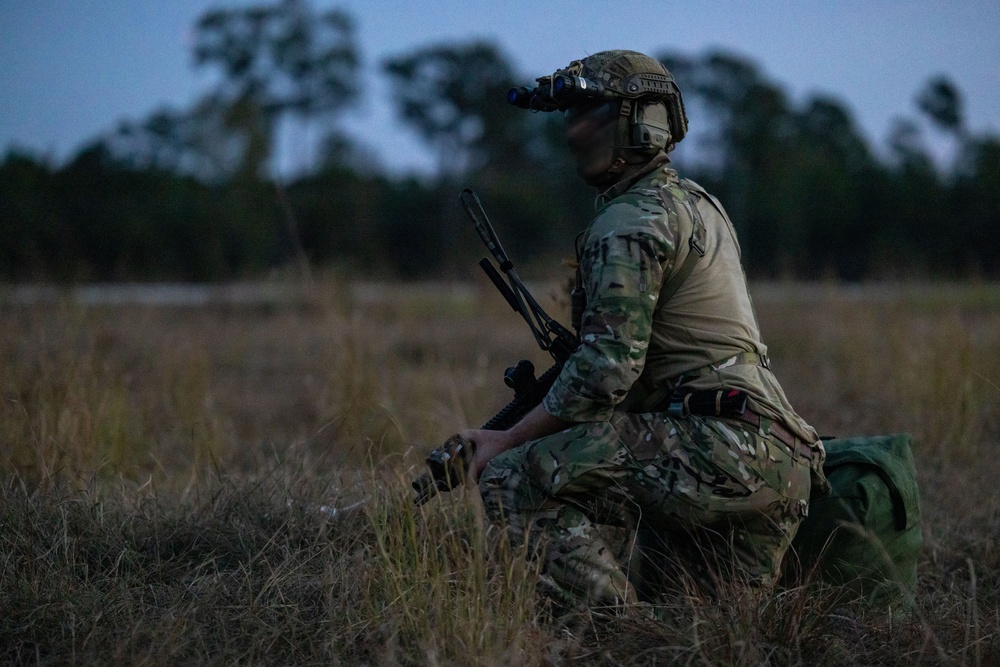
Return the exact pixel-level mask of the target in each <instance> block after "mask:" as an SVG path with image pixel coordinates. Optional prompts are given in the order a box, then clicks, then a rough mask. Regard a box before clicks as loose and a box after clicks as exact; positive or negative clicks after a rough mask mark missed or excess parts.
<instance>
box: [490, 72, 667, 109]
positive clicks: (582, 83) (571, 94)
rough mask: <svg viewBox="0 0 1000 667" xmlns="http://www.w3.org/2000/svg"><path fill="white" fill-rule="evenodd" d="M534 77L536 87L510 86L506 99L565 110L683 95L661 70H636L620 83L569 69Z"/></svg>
mask: <svg viewBox="0 0 1000 667" xmlns="http://www.w3.org/2000/svg"><path fill="white" fill-rule="evenodd" d="M535 81H536V82H537V83H538V85H536V86H535V87H534V88H528V87H527V86H521V87H520V88H511V89H510V90H509V91H508V92H507V101H508V102H509V103H510V104H513V105H514V106H516V107H519V108H521V109H528V110H530V111H565V110H566V109H568V108H570V107H573V106H576V105H578V104H584V103H586V102H590V101H598V100H608V99H615V98H622V97H624V98H637V97H650V98H659V99H663V100H669V99H670V98H671V97H673V98H675V99H680V91H679V90H678V89H677V84H676V83H675V82H674V79H673V77H671V76H665V75H662V74H652V73H642V74H634V75H632V76H630V77H628V78H627V79H625V80H623V81H621V82H620V84H619V85H617V86H611V85H609V84H603V83H601V82H600V81H595V80H594V79H588V78H586V77H583V76H578V75H575V74H570V73H567V72H557V73H555V74H552V75H550V76H543V77H539V78H538V79H535Z"/></svg>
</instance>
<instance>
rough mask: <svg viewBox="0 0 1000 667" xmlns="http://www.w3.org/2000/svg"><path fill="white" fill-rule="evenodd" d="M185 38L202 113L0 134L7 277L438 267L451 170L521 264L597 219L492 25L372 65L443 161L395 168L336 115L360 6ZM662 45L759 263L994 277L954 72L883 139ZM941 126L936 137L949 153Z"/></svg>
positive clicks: (700, 146)
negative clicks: (299, 147) (201, 88)
mask: <svg viewBox="0 0 1000 667" xmlns="http://www.w3.org/2000/svg"><path fill="white" fill-rule="evenodd" d="M194 34H195V39H194V44H193V54H192V55H193V59H194V62H195V65H196V66H197V67H199V68H203V69H206V70H210V71H214V72H215V73H217V75H218V76H217V81H218V83H217V84H216V85H214V86H212V87H211V89H210V90H208V91H207V92H206V94H205V95H204V96H203V97H202V98H201V99H200V100H198V101H197V102H196V103H195V104H194V105H193V106H192V107H191V108H188V109H170V108H164V109H158V110H156V111H155V112H153V113H152V114H150V116H149V117H147V118H145V119H141V120H137V121H128V122H123V123H121V124H120V125H119V126H118V127H116V128H114V129H113V130H111V131H109V132H107V133H106V134H105V135H104V136H101V137H98V138H96V139H95V140H94V141H93V142H91V143H90V144H89V145H87V146H85V147H84V148H83V149H81V150H80V151H79V152H78V153H77V154H76V155H75V156H74V157H73V158H71V159H70V160H68V161H67V162H66V163H65V164H62V165H56V164H52V163H51V162H49V161H47V160H44V159H41V158H38V157H37V156H34V155H31V154H29V153H25V152H19V151H16V150H10V151H8V153H7V154H6V156H5V157H4V159H3V162H2V163H0V279H3V280H8V281H28V280H63V281H73V280H134V279H139V280H226V279H233V278H245V277H255V276H259V275H261V274H263V273H265V272H268V271H271V270H274V269H276V268H281V267H284V266H287V265H292V266H301V267H308V266H334V267H338V268H340V269H342V270H344V271H345V272H348V273H350V274H351V275H359V276H366V277H371V276H376V275H377V276H380V277H385V276H392V277H398V278H420V277H428V276H449V275H458V274H462V273H463V272H464V271H466V270H467V267H468V266H469V265H470V264H471V262H470V255H469V254H468V253H469V252H472V251H473V249H474V247H475V245H476V243H477V241H476V240H475V238H474V234H472V233H471V232H470V230H469V229H467V227H468V225H467V224H466V222H465V220H464V217H463V215H462V213H461V212H460V210H459V208H458V205H457V193H458V191H459V190H460V189H461V187H464V186H466V185H472V186H473V187H475V188H477V190H478V191H479V192H480V195H481V196H482V198H483V200H484V201H485V203H486V205H487V207H488V209H489V211H490V213H491V215H492V217H493V218H494V220H495V221H496V222H497V223H498V224H501V225H502V227H503V233H504V237H505V239H506V240H507V243H508V245H510V246H512V247H511V248H509V249H510V250H511V252H512V253H514V254H515V256H516V257H518V258H521V259H522V262H524V261H527V262H529V263H530V262H536V263H538V264H540V265H542V264H548V263H549V262H551V261H552V260H553V258H558V257H562V256H564V255H566V253H567V252H568V251H567V248H569V247H571V241H572V239H573V237H574V236H575V234H576V233H577V231H579V230H580V229H582V228H583V227H584V226H585V225H586V223H587V221H588V220H589V218H590V217H591V216H592V214H593V207H592V203H593V196H594V193H593V192H591V191H590V190H588V189H587V188H586V186H585V185H584V184H583V183H582V182H581V181H580V180H579V179H578V178H577V177H576V175H575V171H574V165H573V163H572V161H571V160H570V157H569V155H568V152H567V150H566V149H565V146H564V139H563V137H562V125H561V123H562V121H561V119H560V118H558V117H557V116H558V114H528V113H524V112H523V111H521V110H518V109H515V108H513V107H511V106H509V105H507V104H506V103H505V101H504V99H505V93H506V91H507V89H508V88H510V87H511V86H513V85H521V84H523V83H524V82H526V81H530V80H531V79H532V77H533V76H535V75H537V73H533V74H524V73H522V72H518V71H516V69H515V67H514V66H513V65H512V64H511V61H510V59H509V58H508V57H507V56H506V54H504V53H503V51H502V50H501V49H500V48H499V47H498V46H497V45H496V44H493V43H490V42H487V41H478V40H471V41H467V42H458V43H449V44H434V45H430V46H426V47H422V48H418V49H415V50H413V51H411V52H407V53H402V54H399V55H397V56H394V57H392V58H389V59H387V60H386V61H385V62H383V63H380V65H381V72H382V75H383V76H384V77H386V78H387V80H388V81H389V82H390V83H391V90H392V91H393V93H392V99H391V101H390V103H391V104H393V105H394V107H395V109H396V111H397V114H398V117H399V119H400V122H401V126H402V129H401V130H400V131H401V132H404V131H405V132H412V133H416V135H417V136H419V137H420V139H421V141H422V142H423V145H424V146H425V148H426V150H427V151H428V153H429V154H430V155H432V156H433V161H434V163H435V164H436V165H437V168H436V169H435V171H434V173H433V175H426V174H424V175H420V174H417V175H412V176H408V177H394V176H392V175H390V173H389V171H388V170H387V169H386V168H385V167H384V165H381V164H379V161H378V159H377V158H376V157H375V156H374V155H373V153H372V151H371V150H370V149H369V148H366V147H365V146H364V145H361V144H359V143H358V142H357V141H356V140H353V139H352V138H351V137H350V136H348V135H347V134H346V133H345V132H344V131H343V129H342V122H343V118H344V114H345V113H346V112H348V111H349V110H351V109H352V108H355V107H356V105H357V104H358V102H359V98H360V90H361V89H362V88H363V86H362V84H361V70H360V62H361V54H360V49H359V46H358V44H357V41H356V39H355V24H354V21H353V20H352V19H351V17H350V16H348V15H347V14H345V13H343V12H341V11H337V10H334V11H326V12H317V11H315V10H314V9H313V7H312V6H311V5H310V4H309V3H308V2H307V1H306V0H279V1H278V2H277V3H276V4H271V5H259V6H251V7H246V8H230V9H222V10H213V11H210V12H208V13H206V14H205V15H203V16H202V17H201V18H200V19H199V21H198V23H197V25H196V27H195V33H194ZM656 55H657V57H659V58H660V59H661V60H662V61H663V62H664V64H665V65H667V67H668V68H669V69H670V70H671V72H673V73H674V75H675V77H676V78H677V80H678V83H679V85H680V87H681V90H682V91H683V93H684V96H685V102H686V104H687V106H688V111H689V116H690V124H691V126H692V129H693V132H692V135H691V136H690V137H689V138H688V139H686V140H685V142H683V143H682V144H681V145H680V147H679V149H678V150H677V151H676V152H675V153H674V154H673V158H674V163H675V165H676V166H677V167H678V169H679V170H680V171H681V172H682V174H683V175H685V176H688V177H691V178H693V179H695V180H697V181H699V182H700V183H702V185H704V186H706V187H707V188H708V189H709V190H710V191H712V192H713V193H715V194H717V195H718V196H719V198H720V199H721V200H722V201H723V203H724V204H725V205H726V207H727V209H728V210H729V213H730V216H731V218H732V219H733V221H734V224H735V225H736V226H737V229H738V232H739V235H740V239H741V243H742V246H743V252H744V260H745V264H746V267H747V271H748V273H750V274H751V276H753V277H795V278H804V279H821V278H836V279H844V280H860V279H877V278H885V277H914V276H917V277H943V278H961V277H980V278H996V277H998V276H1000V243H996V242H995V240H994V236H993V230H994V229H996V228H998V225H1000V197H997V196H996V193H998V192H1000V138H998V137H997V136H993V135H989V134H987V135H976V134H973V133H972V132H970V131H969V130H968V128H967V127H966V124H965V121H964V117H963V108H962V96H961V92H960V91H959V90H958V89H957V87H956V86H955V85H954V84H953V83H952V82H951V81H950V79H948V78H947V77H946V76H936V77H934V78H932V79H930V80H929V81H928V82H927V84H926V85H925V86H924V87H923V88H922V89H921V90H919V91H916V93H915V97H914V99H913V101H912V108H911V111H910V113H911V115H910V116H901V117H900V118H899V119H898V120H897V121H896V123H895V125H894V127H893V129H892V132H891V134H890V136H889V137H887V142H886V143H887V148H886V149H885V150H883V151H876V150H874V149H873V148H872V146H870V145H869V142H868V141H867V140H866V138H865V137H864V136H863V134H862V133H861V132H860V130H859V128H858V127H857V125H856V123H855V121H854V119H853V117H852V114H851V112H850V110H849V109H848V108H847V107H846V106H845V105H844V104H843V103H841V102H840V101H839V100H837V99H835V98H833V97H830V96H823V95H816V96H813V97H810V98H809V99H806V100H805V101H804V102H801V103H796V102H794V101H793V100H791V99H790V97H789V96H788V94H787V93H786V91H785V89H784V88H783V87H782V85H781V84H780V83H778V82H776V81H774V80H772V79H770V78H769V77H768V76H767V75H766V74H765V73H764V72H763V71H762V70H761V69H760V68H759V66H757V65H756V64H755V63H754V62H752V61H750V60H748V59H746V58H744V57H742V56H740V55H738V54H734V53H728V52H721V51H712V52H707V53H703V54H697V55H690V54H681V53H676V52H664V53H660V54H656ZM295 132H298V133H299V135H298V136H313V137H320V138H321V139H320V140H319V141H316V142H312V143H311V144H309V145H310V146H311V147H313V148H312V149H311V153H312V154H311V155H310V157H309V158H308V159H304V160H303V163H302V164H301V165H299V169H298V170H297V171H296V172H295V176H294V177H279V176H277V175H276V174H277V173H278V172H277V169H276V168H275V160H276V156H277V155H278V154H279V153H280V152H281V146H280V142H281V141H282V140H283V137H284V138H287V137H288V136H289V134H290V133H291V134H292V135H293V136H295V134H294V133H295ZM930 133H936V134H937V135H939V137H938V138H937V140H938V142H939V143H941V142H947V145H948V147H949V151H948V152H949V154H950V156H951V157H950V158H949V159H948V160H946V161H945V162H946V163H945V164H942V160H940V159H934V158H933V157H932V152H931V151H930V150H929V148H928V146H927V141H928V135H929V134H930ZM284 140H287V139H284ZM395 140H398V137H393V136H390V137H386V138H385V141H386V142H388V143H389V145H390V146H391V145H392V142H393V141H395ZM472 257H473V258H474V256H472Z"/></svg>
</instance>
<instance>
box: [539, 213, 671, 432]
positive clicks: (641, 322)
mask: <svg viewBox="0 0 1000 667" xmlns="http://www.w3.org/2000/svg"><path fill="white" fill-rule="evenodd" d="M591 238H593V236H592V237H591ZM674 256H675V243H674V242H673V241H672V240H670V239H668V238H667V236H666V235H665V234H661V233H658V232H657V230H656V229H655V228H652V227H649V228H643V227H641V226H639V227H636V226H631V227H625V226H620V227H619V228H618V229H613V230H612V231H610V232H609V233H606V234H604V235H602V236H599V237H598V238H596V240H593V241H592V242H591V243H590V244H589V245H588V247H587V248H586V250H585V252H584V255H583V257H582V258H581V268H582V270H583V275H584V280H585V287H586V291H587V299H588V302H587V309H586V311H585V312H584V317H583V322H582V328H581V331H580V339H581V340H580V348H579V349H578V350H577V351H576V352H575V353H574V354H573V355H572V356H571V357H570V358H569V360H568V361H567V363H566V365H565V367H564V368H563V371H562V373H561V374H560V375H559V377H558V378H557V379H556V382H555V384H554V385H553V387H552V389H551V391H549V393H548V394H547V395H546V397H545V399H544V400H543V402H542V405H543V406H544V408H545V410H546V411H547V412H548V413H549V414H550V415H552V416H554V417H556V418H558V419H561V420H563V421H565V422H587V421H604V420H606V419H609V418H610V417H611V414H612V412H613V411H614V407H615V406H616V405H617V404H618V403H620V402H621V401H622V399H624V398H625V395H626V394H627V393H628V391H629V389H630V388H631V386H632V384H633V383H634V382H635V380H636V379H637V378H638V377H639V375H640V374H641V373H642V369H643V367H644V364H645V359H646V350H647V348H648V347H649V338H650V333H651V330H652V320H653V311H654V309H655V307H656V301H657V297H658V296H659V291H660V287H661V285H662V283H663V275H664V272H665V271H669V269H670V267H671V266H672V262H673V259H674Z"/></svg>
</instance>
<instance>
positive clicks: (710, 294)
mask: <svg viewBox="0 0 1000 667" xmlns="http://www.w3.org/2000/svg"><path fill="white" fill-rule="evenodd" d="M626 188H627V190H626ZM604 198H605V199H606V200H607V199H609V200H608V201H606V202H605V203H604V204H603V206H601V207H600V209H599V210H598V212H597V215H596V216H595V218H594V219H593V221H592V222H591V224H590V226H589V228H588V229H587V230H586V232H585V233H584V234H583V237H582V239H581V242H580V243H579V248H580V271H581V277H582V281H583V286H584V288H585V290H586V293H587V308H586V310H585V311H584V315H583V320H582V327H581V332H580V333H581V345H580V348H579V349H578V350H577V351H576V352H575V353H574V354H573V355H572V356H571V357H570V359H569V361H568V362H567V363H566V365H565V367H564V368H563V370H562V373H561V374H560V375H559V377H558V379H557V380H556V382H555V384H554V385H553V387H552V389H551V391H550V392H549V393H548V395H547V396H546V397H545V400H544V402H543V405H544V407H545V410H546V411H548V412H549V413H550V414H552V415H554V416H556V417H559V418H560V419H563V420H565V421H569V422H594V421H606V420H608V419H610V417H611V415H612V413H613V411H614V410H615V409H616V408H617V409H625V410H627V411H630V412H639V411H644V412H645V411H652V410H656V409H665V408H663V407H662V406H661V405H660V404H659V403H660V402H659V401H657V400H656V397H657V396H659V397H663V396H664V395H666V396H669V395H670V393H671V391H672V390H673V389H674V388H675V387H676V386H677V385H680V384H683V385H684V387H685V388H686V389H719V388H722V387H729V388H736V389H742V390H743V391H745V392H746V393H747V394H748V396H749V398H750V401H749V406H750V408H751V409H752V410H753V411H754V412H757V413H759V414H763V415H765V416H767V417H770V418H771V419H775V420H778V421H780V422H782V423H783V424H784V425H785V426H786V427H787V428H788V429H790V430H791V431H792V432H794V433H795V434H796V435H797V436H798V437H799V438H801V439H802V440H803V441H805V442H806V443H815V442H817V441H818V439H819V438H818V437H817V435H816V431H815V430H814V429H813V428H812V427H811V426H809V425H808V424H807V423H806V422H805V421H803V420H802V419H801V418H800V417H799V416H798V415H797V414H796V413H795V411H794V410H793V409H792V407H791V406H790V405H789V403H788V400H787V399H786V397H785V394H784V392H783V391H782V389H781V386H780V385H779V384H778V381H777V380H776V379H775V377H774V375H773V373H772V372H771V371H770V369H769V368H768V362H767V356H766V355H767V348H766V347H765V346H764V343H763V342H762V341H761V336H760V330H759V327H758V324H757V317H756V314H755V313H754V309H753V305H752V303H751V300H750V295H749V292H748V291H747V286H746V277H745V275H744V272H743V268H742V266H741V264H740V247H739V243H738V241H737V239H736V233H735V231H734V229H733V226H732V223H731V222H730V221H729V219H728V217H727V216H726V215H725V212H724V211H723V209H722V207H721V206H720V205H719V204H718V202H717V201H716V200H714V199H713V198H711V197H710V196H709V195H708V194H707V193H706V192H705V191H704V190H702V189H701V188H700V186H697V185H696V184H694V183H692V182H691V181H687V180H684V181H682V180H680V179H679V178H678V176H677V172H676V171H674V170H673V169H671V168H669V167H668V166H666V165H663V164H661V166H657V167H655V168H654V169H653V170H652V171H650V172H649V173H647V174H645V175H643V176H640V177H639V178H638V179H637V180H636V181H635V182H634V183H632V184H631V186H629V184H628V183H623V184H620V185H619V186H616V188H615V189H613V190H612V191H609V192H608V193H606V195H605V197H604ZM599 201H600V200H599ZM692 206H695V207H697V212H698V214H700V216H701V218H702V220H703V221H704V224H705V239H704V248H703V250H704V251H705V254H704V256H702V257H700V258H698V260H697V262H696V264H695V265H694V268H693V270H692V271H691V273H690V274H689V275H688V276H687V278H685V279H684V281H683V283H681V285H680V287H679V289H677V291H676V292H675V293H673V294H672V295H671V296H669V298H668V299H666V300H665V302H663V303H661V302H660V298H659V297H660V292H661V289H662V288H663V286H664V284H665V283H666V282H668V281H669V279H670V277H671V276H673V275H674V274H675V273H677V272H678V271H679V270H680V268H681V266H682V264H683V262H684V260H685V259H686V257H687V254H688V253H690V252H695V250H694V249H693V248H692V247H691V246H690V244H689V239H690V238H691V236H692V231H693V227H694V217H695V216H694V215H693V212H692V209H691V207H692ZM651 400H653V402H654V403H656V405H650V404H649V403H650V401H651Z"/></svg>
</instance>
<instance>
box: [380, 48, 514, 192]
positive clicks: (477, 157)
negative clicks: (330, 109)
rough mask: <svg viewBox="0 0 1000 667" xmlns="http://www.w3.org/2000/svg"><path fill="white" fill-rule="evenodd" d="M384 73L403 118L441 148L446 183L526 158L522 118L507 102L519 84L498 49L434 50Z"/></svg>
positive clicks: (392, 63) (396, 61)
mask: <svg viewBox="0 0 1000 667" xmlns="http://www.w3.org/2000/svg"><path fill="white" fill-rule="evenodd" d="M383 68H384V70H385V72H386V73H387V74H388V75H389V78H390V81H391V83H392V86H393V96H394V98H395V100H396V104H397V105H398V111H399V116H400V117H401V118H402V119H403V120H404V121H405V122H406V123H407V124H409V125H410V126H411V127H412V128H413V129H414V130H416V131H417V133H418V134H419V135H420V136H421V137H423V139H424V140H426V141H427V142H428V143H429V144H431V145H432V146H433V147H434V148H435V150H436V151H437V154H438V165H439V173H440V174H441V176H442V177H444V178H447V177H449V176H457V175H458V174H463V173H467V172H469V171H473V170H476V169H479V168H482V167H484V166H487V165H491V164H494V163H496V162H500V163H503V164H505V165H508V166H510V165H514V164H517V162H518V160H519V159H520V158H521V157H522V156H523V151H524V145H525V134H524V129H523V120H522V118H521V114H519V113H518V110H516V109H514V108H513V107H510V106H509V105H508V104H506V103H505V102H504V100H505V99H506V94H507V91H508V90H509V89H510V88H511V87H512V86H513V85H514V80H515V79H514V75H513V71H512V68H511V66H510V64H509V62H508V60H507V59H506V57H505V56H504V55H503V54H502V53H501V52H500V50H499V49H498V48H497V47H496V46H494V45H492V44H489V43H487V42H472V43H469V44H457V45H450V46H431V47H426V48H422V49H417V50H416V51H414V52H413V53H410V54H407V55H403V56H399V57H396V58H391V59H389V60H387V61H386V62H385V63H384V64H383Z"/></svg>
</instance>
